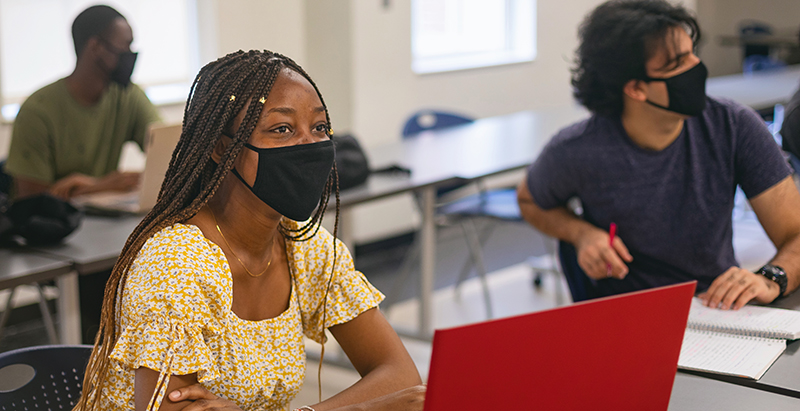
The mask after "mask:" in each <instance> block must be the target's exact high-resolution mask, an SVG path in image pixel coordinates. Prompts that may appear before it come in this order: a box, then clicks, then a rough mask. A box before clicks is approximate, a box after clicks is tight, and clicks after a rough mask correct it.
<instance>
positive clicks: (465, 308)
mask: <svg viewBox="0 0 800 411" xmlns="http://www.w3.org/2000/svg"><path fill="white" fill-rule="evenodd" d="M546 241H547V240H544V239H543V238H542V236H541V235H539V234H538V233H537V232H536V231H535V230H533V229H532V228H530V227H528V226H526V225H524V224H519V223H499V225H498V226H497V227H496V228H495V229H494V232H493V233H492V235H491V237H490V238H489V239H488V241H487V242H486V244H485V246H484V248H483V255H484V258H485V263H486V266H487V270H488V271H489V272H490V273H489V276H488V283H489V287H490V297H491V299H492V308H493V310H494V315H495V317H496V318H501V317H508V316H512V315H518V314H524V313H529V312H534V311H540V310H545V309H548V308H552V307H556V306H558V305H560V304H566V303H568V302H569V301H570V300H569V291H568V290H567V287H566V284H565V282H564V281H563V279H562V278H561V277H560V276H556V275H552V274H545V275H544V276H543V277H542V285H541V287H539V288H536V287H534V286H533V278H534V270H533V269H532V268H531V266H530V264H529V263H530V261H529V260H530V257H531V256H537V255H538V256H543V255H547V247H546V245H545V244H546ZM437 247H438V248H437V265H436V270H437V271H436V272H437V277H436V281H435V289H436V291H435V294H434V312H435V314H434V325H435V327H437V328H442V327H451V326H456V325H462V324H468V323H473V322H479V321H484V320H485V319H486V311H485V301H484V297H483V294H482V291H481V287H480V282H479V281H478V279H477V278H476V277H475V272H474V270H473V271H472V272H471V274H470V279H468V280H467V281H466V282H464V283H463V284H462V286H461V288H460V293H456V291H455V289H454V287H453V285H454V284H455V282H456V279H457V278H458V273H459V271H460V270H461V267H462V266H463V264H464V262H465V261H466V260H467V258H468V254H467V249H466V246H465V243H464V239H463V236H462V235H461V230H460V228H459V227H457V226H454V227H446V228H443V229H440V230H439V231H438V242H437ZM409 248H410V247H409V245H408V244H403V245H398V246H394V247H390V248H386V249H383V250H379V251H372V252H369V253H365V254H364V255H357V256H356V268H357V269H359V270H360V271H362V272H364V273H365V275H366V276H367V278H368V279H369V280H370V282H372V283H373V284H374V285H375V286H376V287H377V288H378V289H380V290H381V291H383V292H384V293H389V292H390V290H391V289H392V287H393V285H394V283H395V282H396V281H395V280H396V275H395V273H396V272H397V270H398V268H399V267H400V266H401V265H402V263H403V261H404V258H405V256H406V254H407V252H408V249H409ZM734 248H735V250H736V253H737V258H738V259H739V261H740V262H741V263H742V266H743V267H746V268H749V269H755V268H758V267H759V266H760V265H761V264H763V262H764V261H766V260H767V259H768V258H769V257H771V256H772V255H773V253H774V251H775V249H774V247H773V246H772V243H770V241H769V240H768V238H767V237H766V234H765V233H764V232H763V230H762V229H761V226H760V225H759V224H758V221H757V220H756V219H755V216H754V215H753V214H752V212H747V211H741V210H739V211H737V212H736V213H735V214H734ZM538 262H539V263H542V262H543V261H538ZM546 262H547V261H544V263H546ZM412 264H414V266H415V267H416V266H417V265H416V264H417V262H416V261H412ZM401 288H402V290H401V292H400V293H398V294H397V296H398V298H397V300H398V302H397V303H396V304H394V305H393V306H391V307H389V309H388V310H384V314H385V315H386V316H387V317H388V318H389V320H390V322H391V323H392V324H393V325H394V326H395V327H397V328H398V329H404V330H412V329H414V327H415V326H416V323H417V313H418V304H417V301H416V299H414V298H412V297H414V296H415V295H416V290H417V288H418V284H417V282H416V277H415V276H413V275H412V276H409V279H408V280H407V281H406V282H404V283H402V286H401ZM32 308H35V305H34V306H32ZM29 311H30V312H29V313H27V314H25V313H22V314H20V316H23V317H24V316H28V317H30V318H29V319H24V318H23V320H22V321H17V322H16V323H14V324H11V325H10V326H9V327H7V329H6V330H5V331H4V334H3V337H2V339H0V352H2V351H7V350H10V349H14V348H18V347H24V346H29V345H38V344H47V336H46V333H45V330H44V326H43V324H42V322H41V320H40V319H39V318H38V315H37V313H38V309H37V310H29ZM15 315H16V313H15V314H14V315H12V318H13V317H14V316H15ZM403 341H404V343H405V344H406V347H407V348H408V350H409V353H410V354H411V356H412V358H413V359H414V362H415V363H416V365H417V368H418V369H419V371H420V374H421V375H422V378H423V380H425V379H426V378H427V373H428V363H429V361H430V354H431V348H430V344H429V343H428V342H424V341H419V340H414V339H409V338H403ZM306 347H307V350H308V352H309V357H311V358H318V357H319V351H320V347H319V345H318V344H316V343H313V342H307V344H306ZM325 355H326V359H328V360H331V361H330V362H328V361H326V363H325V364H324V365H323V369H322V382H323V384H322V392H323V397H328V396H331V395H333V394H335V393H337V392H339V391H341V390H343V389H345V388H347V387H348V386H350V385H352V384H353V383H354V382H355V381H357V380H358V378H359V376H358V373H356V372H355V370H353V369H352V368H351V367H349V366H344V367H343V366H340V365H336V364H338V363H342V362H344V361H345V358H344V356H343V354H342V353H341V350H339V349H338V346H336V343H335V340H333V339H332V338H331V339H330V342H329V344H328V346H326V354H325ZM318 366H319V363H318V362H316V361H314V360H311V359H310V360H309V361H308V367H307V372H306V383H305V386H304V388H303V389H302V391H301V392H300V394H299V395H298V396H297V398H296V399H295V401H294V402H293V405H294V406H299V405H304V404H311V403H315V402H317V401H318V394H317V389H318V381H319V380H318V378H317V371H318Z"/></svg>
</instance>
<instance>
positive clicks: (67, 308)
mask: <svg viewBox="0 0 800 411" xmlns="http://www.w3.org/2000/svg"><path fill="white" fill-rule="evenodd" d="M56 285H58V304H57V306H58V317H59V322H58V326H59V328H60V331H61V332H60V335H61V343H62V344H80V343H81V307H80V296H79V291H78V273H77V272H74V271H73V272H71V273H69V274H65V275H62V276H60V277H58V278H57V279H56Z"/></svg>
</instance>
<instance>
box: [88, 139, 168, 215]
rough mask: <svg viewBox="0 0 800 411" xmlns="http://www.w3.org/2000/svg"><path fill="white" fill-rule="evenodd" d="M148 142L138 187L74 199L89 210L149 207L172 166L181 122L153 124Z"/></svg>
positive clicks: (110, 211)
mask: <svg viewBox="0 0 800 411" xmlns="http://www.w3.org/2000/svg"><path fill="white" fill-rule="evenodd" d="M148 136H149V138H148V139H147V142H146V143H145V156H146V160H145V165H144V171H142V178H141V181H140V182H139V187H138V188H137V189H136V190H133V191H131V192H127V193H114V192H107V193H95V194H89V195H85V196H81V197H77V198H75V199H73V202H74V203H75V204H77V205H79V206H81V207H83V209H84V210H85V211H86V212H87V213H90V214H116V213H136V214H143V213H146V212H148V211H150V209H151V208H153V206H154V205H155V204H156V200H157V199H158V192H159V191H160V190H161V183H162V182H163V181H164V176H165V175H166V173H167V168H168V167H169V161H170V159H171V158H172V152H173V151H174V150H175V147H176V146H177V145H178V140H179V139H180V137H181V125H180V124H176V125H170V126H165V125H153V126H151V127H150V130H149V133H148Z"/></svg>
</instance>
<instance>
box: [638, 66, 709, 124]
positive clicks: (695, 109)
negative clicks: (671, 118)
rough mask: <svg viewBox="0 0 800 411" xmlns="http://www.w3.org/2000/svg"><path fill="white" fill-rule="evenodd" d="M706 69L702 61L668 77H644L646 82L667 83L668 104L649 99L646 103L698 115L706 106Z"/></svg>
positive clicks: (684, 113)
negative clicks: (664, 104) (663, 104)
mask: <svg viewBox="0 0 800 411" xmlns="http://www.w3.org/2000/svg"><path fill="white" fill-rule="evenodd" d="M707 78H708V69H706V66H705V64H703V62H702V61H701V62H699V63H697V65H696V66H694V67H692V68H690V69H689V70H686V71H684V72H683V73H681V74H678V75H676V76H672V77H669V78H654V77H645V78H643V79H642V80H644V81H646V82H648V83H649V82H653V81H663V82H664V83H666V85H667V93H668V95H669V105H668V106H666V107H665V106H662V105H660V104H657V103H654V102H652V101H650V100H649V99H648V100H646V101H647V103H649V104H651V105H653V106H656V107H658V108H662V109H664V110H669V111H672V112H675V113H678V114H683V115H686V116H699V115H700V113H702V112H703V109H705V108H706V79H707Z"/></svg>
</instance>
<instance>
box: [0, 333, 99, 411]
mask: <svg viewBox="0 0 800 411" xmlns="http://www.w3.org/2000/svg"><path fill="white" fill-rule="evenodd" d="M91 353H92V346H91V345H42V346H38V347H28V348H20V349H18V350H13V351H8V352H5V353H2V354H0V411H12V410H20V411H23V410H71V409H72V408H73V407H74V406H75V404H77V402H78V398H79V397H80V395H81V385H82V384H83V376H84V374H85V372H86V364H87V363H88V362H89V356H90V355H91Z"/></svg>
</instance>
